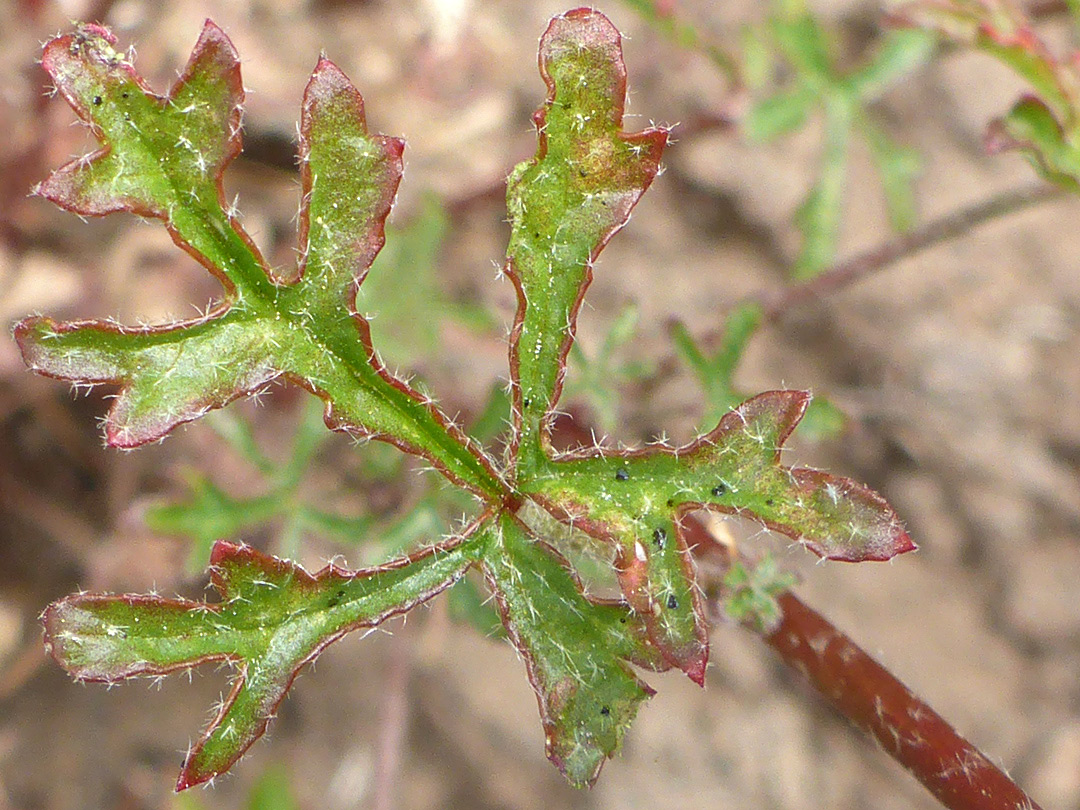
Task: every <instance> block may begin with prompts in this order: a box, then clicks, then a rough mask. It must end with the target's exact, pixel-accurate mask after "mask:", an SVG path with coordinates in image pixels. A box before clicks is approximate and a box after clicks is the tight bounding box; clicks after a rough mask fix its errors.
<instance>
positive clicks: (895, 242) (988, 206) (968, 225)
mask: <svg viewBox="0 0 1080 810" xmlns="http://www.w3.org/2000/svg"><path fill="white" fill-rule="evenodd" d="M1061 196H1064V195H1063V192H1062V190H1061V189H1060V188H1058V187H1057V186H1052V185H1050V184H1049V183H1041V182H1040V183H1035V184H1032V185H1030V186H1025V187H1023V188H1018V189H1015V190H1012V191H1007V192H1005V193H1004V194H1001V195H1000V196H997V197H992V198H990V199H989V200H984V201H983V202H979V203H976V204H974V205H972V206H969V207H967V208H961V209H960V210H959V211H954V212H953V213H951V214H946V215H945V216H943V217H941V218H939V219H935V220H931V221H930V222H927V223H926V224H925V225H921V226H919V227H918V228H915V229H914V230H911V231H908V232H907V233H903V234H900V235H899V236H896V237H893V238H892V239H889V240H887V241H886V242H884V243H882V244H881V245H879V246H878V247H876V248H873V249H872V250H868V251H866V252H865V253H860V254H859V255H858V256H854V257H852V258H850V259H847V260H845V261H841V262H837V263H836V264H834V265H833V266H832V267H830V268H829V269H827V270H825V271H823V272H821V273H819V274H818V275H816V276H814V277H813V278H811V279H808V280H807V281H803V282H801V283H799V284H790V285H787V286H785V287H782V288H781V289H779V290H777V291H775V292H773V293H761V294H759V295H758V297H757V299H758V301H759V303H760V304H761V305H762V308H763V309H764V310H765V314H766V316H767V317H769V318H778V317H780V316H781V315H783V314H784V313H785V312H786V311H787V310H789V309H791V308H792V307H795V306H798V305H800V304H804V303H806V302H807V301H812V300H814V299H818V298H822V297H823V296H825V295H828V294H830V293H832V292H834V291H836V290H838V289H841V288H843V287H846V286H848V285H849V284H852V283H853V282H856V281H859V280H860V279H862V278H864V277H866V276H869V275H871V274H872V273H874V272H876V271H878V270H881V269H882V268H885V267H889V266H890V265H892V264H895V263H896V262H898V261H900V260H901V259H906V258H907V257H909V256H913V255H915V254H916V253H919V252H920V251H923V250H926V249H927V248H929V247H933V246H934V245H937V244H940V243H942V242H947V241H949V240H950V239H955V238H956V237H958V236H962V235H964V234H967V233H970V232H971V231H972V230H974V229H975V228H976V227H978V226H979V225H982V224H983V223H984V222H989V221H990V220H994V219H997V218H998V217H1002V216H1005V215H1007V214H1012V213H1015V212H1016V211H1020V210H1022V209H1024V208H1028V207H1030V206H1032V205H1037V204H1039V203H1042V202H1045V201H1047V200H1051V199H1054V198H1056V197H1061Z"/></svg>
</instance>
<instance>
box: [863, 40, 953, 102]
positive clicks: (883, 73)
mask: <svg viewBox="0 0 1080 810" xmlns="http://www.w3.org/2000/svg"><path fill="white" fill-rule="evenodd" d="M934 45H935V42H934V37H933V36H932V35H931V34H930V33H929V32H927V31H920V30H918V29H907V30H899V31H890V32H888V33H886V34H885V36H883V37H882V39H881V42H880V43H879V44H878V46H877V49H876V52H875V53H874V55H873V56H872V57H871V58H870V61H869V62H868V63H867V64H866V65H864V66H863V67H862V68H860V69H859V70H857V71H855V72H854V73H853V74H851V75H850V76H849V77H848V78H847V79H846V80H845V84H846V86H847V87H848V88H849V90H850V92H851V93H852V94H853V95H855V96H857V97H858V98H859V99H861V100H862V101H863V102H864V103H866V102H871V101H876V100H877V99H878V98H880V97H881V96H882V95H884V93H885V91H887V90H888V89H889V88H890V87H892V86H893V85H894V84H896V83H897V82H898V81H899V80H900V79H902V78H904V77H905V76H907V75H908V74H909V73H911V72H912V71H913V70H915V69H916V68H919V67H922V66H923V65H924V64H926V63H927V62H928V61H929V59H930V56H931V55H932V54H933V52H934Z"/></svg>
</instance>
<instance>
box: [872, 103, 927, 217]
mask: <svg viewBox="0 0 1080 810" xmlns="http://www.w3.org/2000/svg"><path fill="white" fill-rule="evenodd" d="M859 129H860V132H861V133H862V135H863V137H864V138H865V140H866V143H867V145H868V146H869V147H870V155H871V157H872V158H873V160H874V165H875V167H876V168H877V171H878V176H879V177H880V178H881V187H882V189H884V191H885V204H886V207H887V208H888V211H889V222H890V224H891V225H892V227H893V228H894V229H895V230H897V231H907V230H909V229H910V228H912V227H913V226H914V225H915V215H916V212H915V190H914V188H913V186H914V182H915V178H916V177H917V176H918V174H919V171H920V169H921V168H922V160H921V159H920V157H919V154H918V153H917V152H915V151H914V150H913V149H906V148H905V147H903V146H900V145H899V144H897V143H896V142H895V141H893V140H892V138H890V137H889V136H888V135H886V134H885V132H884V131H883V130H882V129H881V128H880V127H879V126H878V125H877V124H876V123H874V122H873V121H872V120H871V119H870V118H868V117H865V116H860V118H859Z"/></svg>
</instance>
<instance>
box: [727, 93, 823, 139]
mask: <svg viewBox="0 0 1080 810" xmlns="http://www.w3.org/2000/svg"><path fill="white" fill-rule="evenodd" d="M816 100H817V98H816V96H815V94H814V93H813V92H812V91H811V90H809V89H808V88H807V87H805V86H799V87H796V88H794V89H793V90H788V91H786V92H781V93H777V94H776V95H774V96H769V97H768V98H764V99H762V100H761V101H758V102H757V103H756V104H754V106H752V107H751V108H750V110H749V112H747V113H746V116H745V117H744V118H743V119H742V130H743V133H744V134H745V135H746V137H747V138H749V139H750V140H751V141H756V142H757V143H767V142H768V141H771V140H774V139H775V138H779V137H780V136H781V135H787V134H788V133H790V132H794V131H795V130H797V129H799V127H801V126H802V125H803V124H804V123H805V122H806V117H807V115H809V113H810V109H811V107H812V106H813V105H814V103H815V101H816Z"/></svg>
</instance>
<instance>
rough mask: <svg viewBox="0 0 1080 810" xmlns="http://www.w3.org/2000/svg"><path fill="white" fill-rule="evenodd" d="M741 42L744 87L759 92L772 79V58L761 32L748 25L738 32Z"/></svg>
mask: <svg viewBox="0 0 1080 810" xmlns="http://www.w3.org/2000/svg"><path fill="white" fill-rule="evenodd" d="M740 40H741V42H742V75H743V79H744V81H745V82H746V86H747V87H749V88H750V89H751V90H760V89H761V88H763V87H764V86H765V85H766V84H768V82H769V80H770V79H771V78H772V74H773V69H774V66H775V65H774V62H775V60H774V57H773V53H772V50H771V48H770V47H769V44H768V42H767V41H766V38H765V37H764V36H762V32H761V31H760V30H759V29H758V28H756V27H754V26H750V25H746V26H743V28H742V30H741V31H740Z"/></svg>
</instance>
